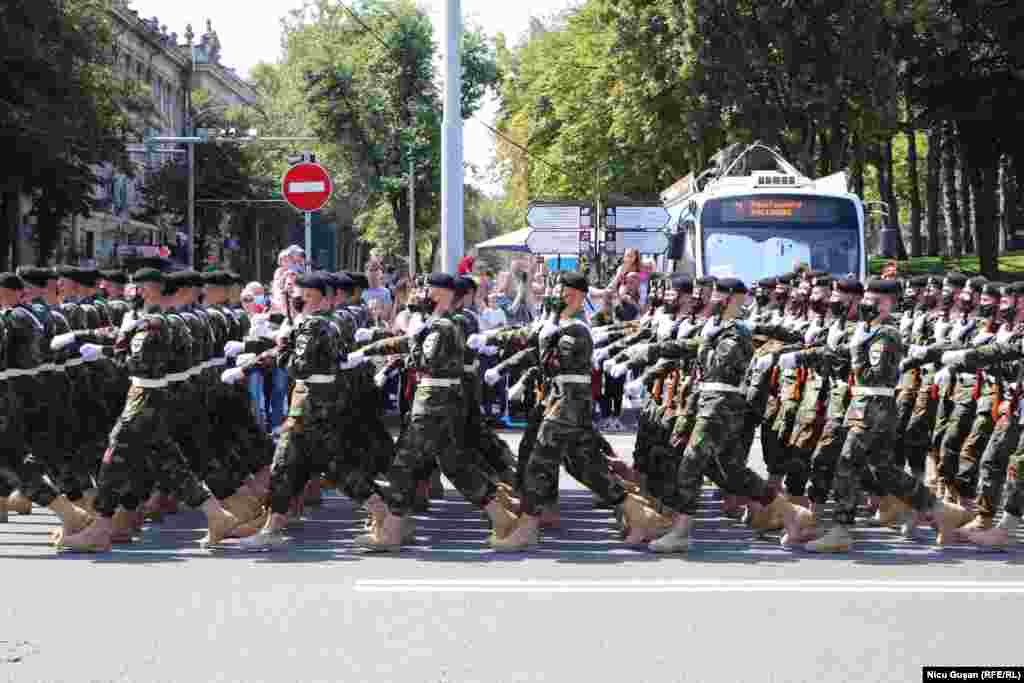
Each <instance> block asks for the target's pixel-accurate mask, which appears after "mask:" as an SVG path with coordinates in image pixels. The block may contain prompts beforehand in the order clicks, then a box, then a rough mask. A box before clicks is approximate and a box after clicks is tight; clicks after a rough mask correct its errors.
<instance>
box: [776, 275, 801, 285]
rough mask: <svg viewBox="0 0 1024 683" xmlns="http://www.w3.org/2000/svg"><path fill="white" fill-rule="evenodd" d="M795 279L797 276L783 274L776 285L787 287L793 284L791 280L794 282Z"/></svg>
mask: <svg viewBox="0 0 1024 683" xmlns="http://www.w3.org/2000/svg"><path fill="white" fill-rule="evenodd" d="M796 278H797V274H796V273H784V274H782V275H780V276H779V282H778V284H780V285H784V286H787V287H788V286H789V285H791V284H793V280H795V279H796Z"/></svg>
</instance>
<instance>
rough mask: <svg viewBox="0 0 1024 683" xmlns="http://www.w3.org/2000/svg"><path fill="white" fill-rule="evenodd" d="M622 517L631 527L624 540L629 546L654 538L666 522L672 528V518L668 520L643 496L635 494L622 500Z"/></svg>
mask: <svg viewBox="0 0 1024 683" xmlns="http://www.w3.org/2000/svg"><path fill="white" fill-rule="evenodd" d="M622 518H623V520H624V522H625V525H626V527H627V528H628V529H629V533H628V534H627V535H626V538H625V539H623V540H624V542H625V544H626V545H629V546H642V545H644V544H645V543H647V542H648V541H650V540H652V539H653V538H655V537H656V536H657V532H658V530H659V528H662V527H664V526H665V524H666V522H667V524H668V526H669V528H671V521H670V520H666V519H665V518H664V517H663V516H662V515H659V514H658V512H657V511H656V510H655V509H654V508H652V507H651V506H649V505H648V504H647V502H646V501H645V500H644V499H643V498H641V497H639V496H635V495H627V496H626V498H625V499H624V500H623V501H622Z"/></svg>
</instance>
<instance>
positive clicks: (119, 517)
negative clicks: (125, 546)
mask: <svg viewBox="0 0 1024 683" xmlns="http://www.w3.org/2000/svg"><path fill="white" fill-rule="evenodd" d="M111 521H112V522H113V531H112V532H111V534H110V542H111V543H131V542H133V541H134V540H135V519H134V515H133V514H132V511H131V510H125V509H124V508H118V510H117V512H115V513H114V517H113V519H112V520H111Z"/></svg>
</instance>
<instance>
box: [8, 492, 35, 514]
mask: <svg viewBox="0 0 1024 683" xmlns="http://www.w3.org/2000/svg"><path fill="white" fill-rule="evenodd" d="M7 509H8V510H9V511H10V512H14V513H16V514H19V515H31V514H32V501H31V499H29V497H28V496H26V495H25V494H24V493H22V492H21V491H15V492H14V493H12V494H11V495H9V496H7Z"/></svg>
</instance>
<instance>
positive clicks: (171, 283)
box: [163, 273, 185, 296]
mask: <svg viewBox="0 0 1024 683" xmlns="http://www.w3.org/2000/svg"><path fill="white" fill-rule="evenodd" d="M184 286H185V285H184V284H182V282H181V278H180V277H178V274H177V273H167V274H166V275H164V287H163V293H164V296H170V295H171V294H175V293H177V291H178V290H179V289H181V288H182V287H184Z"/></svg>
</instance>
